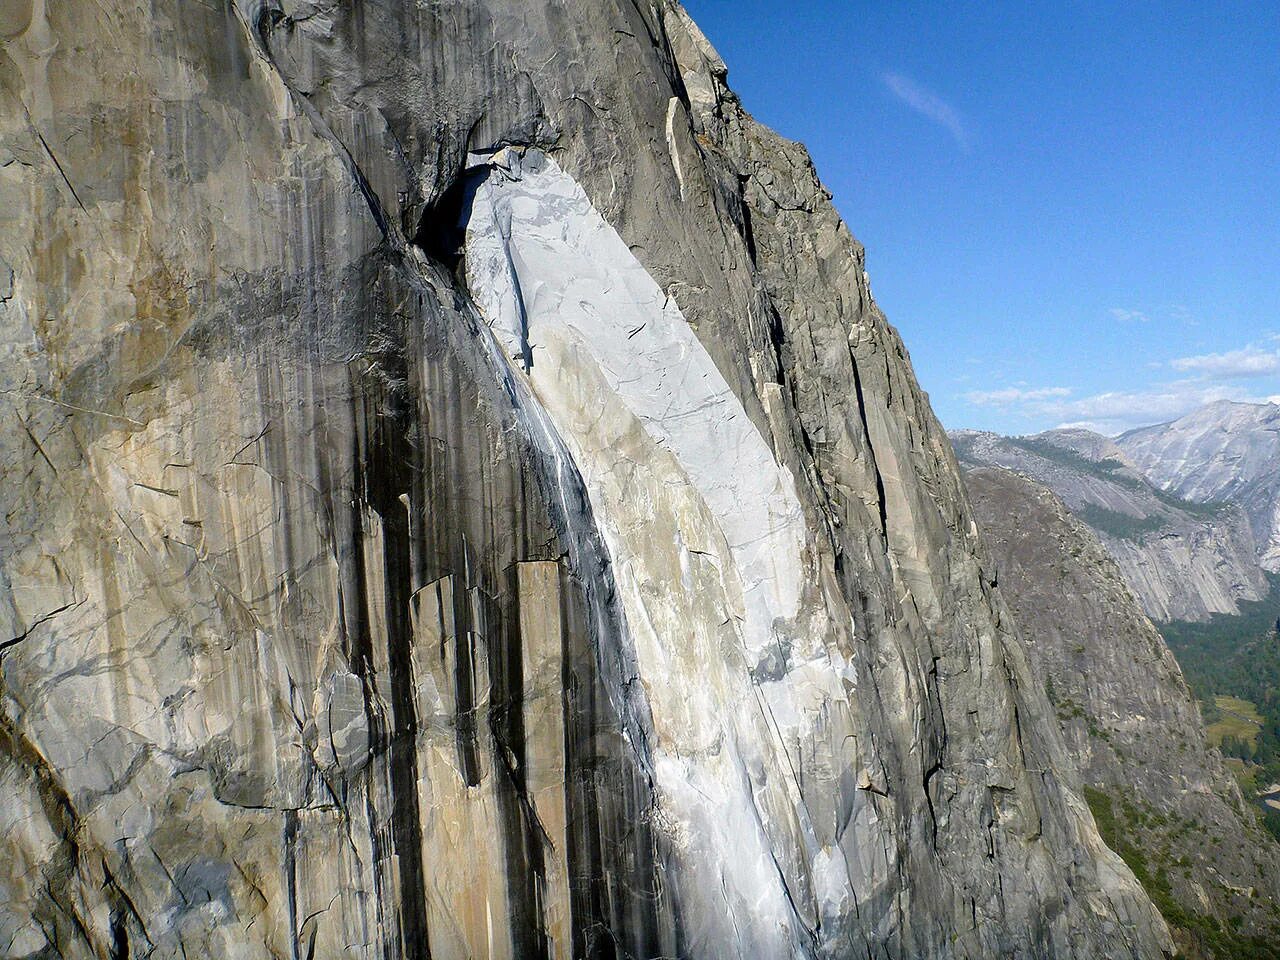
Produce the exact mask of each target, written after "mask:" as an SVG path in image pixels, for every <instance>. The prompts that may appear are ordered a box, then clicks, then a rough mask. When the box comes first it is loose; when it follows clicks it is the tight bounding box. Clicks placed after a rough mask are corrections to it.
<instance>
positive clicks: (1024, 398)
mask: <svg viewBox="0 0 1280 960" xmlns="http://www.w3.org/2000/svg"><path fill="white" fill-rule="evenodd" d="M1070 395H1071V390H1070V389H1069V388H1067V387H1037V388H1035V389H1031V390H1027V389H1023V388H1022V387H1005V388H1004V389H1002V390H972V391H970V392H969V393H966V394H965V395H964V399H965V400H967V401H968V402H969V403H972V404H973V405H974V406H976V407H1011V406H1014V405H1017V404H1023V403H1034V402H1036V401H1039V400H1048V399H1050V398H1052V397H1068V396H1070Z"/></svg>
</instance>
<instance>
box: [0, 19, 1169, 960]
mask: <svg viewBox="0 0 1280 960" xmlns="http://www.w3.org/2000/svg"><path fill="white" fill-rule="evenodd" d="M2 10H3V16H4V17H5V19H4V21H3V24H2V25H0V26H2V28H3V29H0V36H3V37H4V38H5V39H4V43H3V47H0V97H3V108H2V109H0V210H3V211H5V213H4V217H3V219H0V256H2V257H3V259H4V261H5V263H6V264H7V267H6V270H11V272H12V277H13V279H12V282H11V284H6V286H5V287H4V289H6V290H7V291H8V292H7V293H5V295H4V298H3V300H0V330H3V333H4V337H5V342H4V349H3V351H0V389H2V390H3V392H4V397H5V403H4V404H0V417H3V418H4V429H3V430H0V445H2V446H3V456H2V457H0V463H2V464H3V465H4V466H3V469H4V474H5V475H4V479H5V483H4V486H3V490H4V498H5V501H4V507H5V509H4V526H3V528H2V532H0V621H2V622H3V624H4V632H3V633H0V636H3V637H4V638H5V639H4V640H3V641H0V665H2V671H3V672H2V678H3V688H2V691H0V790H2V791H3V793H2V794H0V796H2V797H3V800H4V802H3V804H0V844H2V847H0V864H4V865H5V866H4V867H3V869H2V870H0V886H2V887H3V895H0V949H2V950H3V951H4V952H5V955H7V956H11V957H32V956H43V957H51V956H59V957H106V956H110V957H125V956H144V955H145V956H151V957H177V956H210V957H244V958H251V957H269V956H270V957H299V958H301V957H344V956H347V957H383V958H399V957H435V958H453V957H540V956H544V957H557V958H559V957H570V956H575V957H576V956H583V957H622V956H632V957H658V956H681V957H726V956H739V957H744V958H745V957H766V956H767V957H820V956H832V957H834V956H850V955H854V956H862V955H867V956H886V957H978V956H1017V957H1037V958H1040V957H1076V956H1099V957H1103V956H1105V957H1157V956H1160V955H1161V954H1162V953H1164V952H1166V951H1167V950H1168V949H1170V941H1169V938H1168V933H1167V930H1166V928H1165V925H1164V924H1163V922H1162V921H1161V919H1160V917H1159V915H1158V914H1157V913H1156V911H1155V910H1154V908H1153V907H1152V905H1151V903H1150V901H1149V900H1148V898H1147V897H1146V896H1145V895H1144V894H1143V893H1142V891H1141V889H1140V888H1139V887H1138V885H1137V883H1136V881H1135V880H1134V877H1133V875H1132V874H1131V873H1130V871H1129V870H1128V869H1127V868H1125V866H1124V865H1123V863H1121V861H1120V860H1119V859H1118V858H1117V857H1115V856H1114V854H1112V853H1111V852H1110V851H1109V850H1108V849H1107V848H1106V847H1105V846H1104V845H1103V844H1102V842H1101V840H1100V838H1099V836H1098V833H1097V831H1096V829H1095V826H1094V824H1093V821H1092V818H1091V817H1090V815H1089V813H1088V810H1087V808H1086V807H1085V805H1084V804H1083V802H1082V801H1081V799H1080V797H1079V795H1078V792H1077V789H1078V782H1077V780H1076V775H1075V773H1074V771H1073V770H1072V768H1071V766H1070V764H1069V763H1068V762H1067V759H1066V757H1065V755H1064V753H1063V747H1062V743H1061V740H1060V737H1059V735H1058V733H1057V731H1056V729H1055V725H1054V724H1053V722H1052V717H1051V715H1050V712H1049V707H1048V704H1047V701H1046V699H1045V697H1044V694H1043V692H1042V691H1041V689H1040V685H1039V684H1038V683H1036V682H1035V680H1034V678H1033V676H1032V674H1031V673H1030V672H1029V671H1028V668H1027V666H1026V662H1025V658H1024V655H1023V650H1022V647H1021V644H1020V642H1019V641H1018V639H1017V638H1016V637H1015V636H1014V635H1013V634H1012V632H1011V630H1010V628H1009V625H1008V624H1007V622H1006V619H1005V616H1004V613H1003V608H1002V606H1001V604H1000V601H999V599H998V597H996V596H994V595H993V593H992V588H991V583H990V581H989V577H988V576H987V575H986V574H985V573H984V568H983V561H982V560H981V551H980V549H979V545H978V540H977V534H976V529H975V528H974V526H973V521H972V518H971V516H970V513H969V510H968V507H967V504H966V501H965V497H964V494H963V492H962V488H961V485H960V480H959V477H958V474H957V470H956V466H955V463H954V460H953V458H952V455H951V452H950V448H949V445H948V443H947V441H946V438H945V436H944V434H943V433H942V431H941V429H940V428H939V426H938V425H937V423H936V421H935V420H934V418H933V416H932V414H931V412H930V410H929V407H928V404H927V401H926V399H925V398H924V396H923V394H922V393H921V392H920V391H919V389H918V387H917V386H916V384H915V381H914V379H913V377H912V374H911V370H910V366H909V363H908V360H907V356H906V353H905V350H904V349H903V347H902V344H901V343H900V341H899V339H898V337H897V335H896V333H895V332H894V331H893V330H892V328H890V327H889V325H888V324H887V323H886V322H885V320H884V318H883V316H882V315H881V313H880V312H879V310H878V309H877V308H876V306H875V303H874V301H873V299H872V297H871V294H870V290H869V287H868V282H867V279H866V276H865V274H864V272H863V261H862V252H861V249H860V248H859V247H858V246H857V244H856V243H855V242H854V241H853V239H852V237H851V236H850V235H849V233H848V231H847V229H846V228H845V226H844V225H843V224H842V223H841V221H840V220H839V218H838V217H837V215H836V214H835V212H834V210H833V209H832V208H831V206H830V203H829V199H828V197H827V195H826V193H825V192H824V191H823V189H822V187H821V185H820V184H819V182H818V180H817V179H816V176H815V174H814V172H813V169H812V167H811V165H810V163H809V160H808V157H807V156H806V154H805V153H804V151H803V150H802V149H801V148H800V147H798V146H796V145H795V144H791V143H787V142H785V141H783V140H781V139H779V138H778V137H776V136H775V135H773V134H772V133H770V132H769V131H767V130H765V129H764V128H762V127H760V126H758V125H756V124H755V123H754V122H753V121H752V120H751V119H750V117H749V116H747V115H746V114H745V113H744V112H743V111H742V109H741V107H740V106H739V104H738V102H737V100H736V99H735V98H734V96H733V95H732V94H731V93H730V92H729V91H728V89H727V88H726V87H725V86H724V80H725V69H724V66H723V64H721V63H720V61H719V59H718V58H717V57H716V56H715V53H714V51H713V50H712V49H711V47H710V45H709V44H708V43H707V42H706V40H705V39H704V38H703V37H702V36H701V34H700V33H698V31H697V29H696V27H694V26H693V25H692V23H691V22H690V21H689V20H688V18H687V16H686V15H685V14H684V12H683V11H682V10H681V9H680V8H679V7H678V6H676V5H674V4H669V3H662V4H656V5H652V6H650V5H635V4H629V3H627V4H616V5H615V4H612V3H605V4H596V5H587V4H579V3H557V2H550V0H523V2H514V3H513V2H505V0H504V2H500V3H499V2H494V3H483V2H481V3H466V4H462V3H450V2H442V3H418V4H410V3H403V2H390V0H384V2H366V3H362V4H359V5H356V6H350V5H346V4H338V3H330V2H284V3H280V4H271V3H256V2H248V0H245V2H238V3H236V4H234V5H215V4H206V3H184V4H177V3H169V2H163V0H161V2H157V3H153V4H149V5H146V6H137V5H134V4H131V3H128V2H126V0H107V2H103V3H98V4H93V5H90V6H87V7H81V6H77V7H76V9H74V10H70V9H68V8H66V7H58V6H56V5H53V4H45V3H42V2H40V0H31V2H29V3H28V2H23V0H19V2H18V3H16V4H14V3H10V4H6V5H5V6H4V7H3V8H2ZM5 276H6V277H7V276H8V273H5ZM695 421H696V422H700V423H702V425H703V427H704V429H703V431H702V432H703V435H704V436H703V438H702V440H703V442H699V439H700V438H699V434H698V430H697V429H694V428H693V427H691V426H690V424H691V423H692V422H695Z"/></svg>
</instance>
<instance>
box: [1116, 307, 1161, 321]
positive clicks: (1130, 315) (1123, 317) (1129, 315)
mask: <svg viewBox="0 0 1280 960" xmlns="http://www.w3.org/2000/svg"><path fill="white" fill-rule="evenodd" d="M1107 312H1108V313H1110V314H1111V316H1112V318H1113V319H1115V320H1118V321H1120V322H1121V323H1150V322H1151V318H1150V317H1148V316H1147V315H1146V314H1145V313H1143V312H1142V311H1141V310H1128V309H1126V308H1124V307H1112V308H1111V309H1110V310H1109V311H1107Z"/></svg>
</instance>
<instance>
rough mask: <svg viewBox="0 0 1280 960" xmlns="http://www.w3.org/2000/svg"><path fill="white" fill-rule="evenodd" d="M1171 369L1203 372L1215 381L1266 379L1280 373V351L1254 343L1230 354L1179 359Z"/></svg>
mask: <svg viewBox="0 0 1280 960" xmlns="http://www.w3.org/2000/svg"><path fill="white" fill-rule="evenodd" d="M1169 366H1171V367H1173V368H1174V369H1175V370H1181V371H1183V372H1184V373H1199V374H1203V375H1204V376H1206V377H1210V378H1214V379H1227V378H1232V379H1235V378H1245V379H1247V378H1250V377H1265V376H1269V375H1270V374H1273V373H1277V372H1280V350H1263V349H1261V348H1259V347H1257V346H1254V345H1253V344H1250V345H1249V346H1247V347H1242V348H1241V349H1239V350H1229V351H1227V352H1226V353H1206V354H1202V355H1200V356H1197V357H1179V358H1178V359H1177V360H1171V361H1170V362H1169Z"/></svg>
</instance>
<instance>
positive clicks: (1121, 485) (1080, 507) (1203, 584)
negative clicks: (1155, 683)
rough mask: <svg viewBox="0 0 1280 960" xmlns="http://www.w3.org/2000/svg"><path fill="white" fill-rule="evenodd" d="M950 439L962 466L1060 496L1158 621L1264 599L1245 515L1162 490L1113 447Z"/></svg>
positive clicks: (1083, 435) (1062, 435)
mask: <svg viewBox="0 0 1280 960" xmlns="http://www.w3.org/2000/svg"><path fill="white" fill-rule="evenodd" d="M952 440H953V441H954V443H955V446H956V454H957V456H959V457H960V459H961V462H962V463H965V464H967V465H969V466H995V467H1003V468H1005V469H1010V470H1015V471H1017V472H1019V473H1022V474H1024V475H1026V476H1028V477H1030V478H1031V479H1033V480H1035V481H1037V482H1039V483H1042V484H1044V485H1045V486H1047V487H1049V489H1051V490H1053V492H1054V493H1056V494H1057V495H1058V496H1059V497H1061V498H1062V500H1063V502H1064V503H1065V504H1066V505H1067V507H1068V509H1070V510H1071V511H1072V513H1073V514H1075V515H1076V516H1077V517H1078V518H1079V519H1081V520H1082V521H1084V522H1085V523H1086V524H1088V525H1089V526H1090V527H1091V528H1092V530H1093V532H1094V533H1095V534H1096V535H1097V537H1098V539H1099V540H1101V541H1102V544H1103V546H1105V547H1106V549H1107V553H1109V554H1110V555H1111V558H1112V559H1113V560H1114V561H1115V562H1116V564H1117V565H1118V566H1119V567H1120V571H1121V573H1122V574H1123V575H1124V578H1125V581H1126V582H1127V583H1128V584H1129V586H1130V587H1131V588H1132V589H1133V591H1134V593H1136V594H1137V596H1138V598H1139V600H1140V601H1141V602H1142V607H1143V609H1144V610H1145V611H1146V613H1147V615H1148V616H1150V617H1151V618H1152V619H1154V620H1158V621H1168V620H1206V619H1208V618H1209V617H1210V616H1211V615H1213V614H1215V613H1226V614H1236V613H1239V612H1240V607H1239V605H1238V604H1239V601H1241V600H1260V599H1262V598H1263V597H1265V596H1266V595H1267V593H1268V591H1269V585H1268V584H1267V581H1266V578H1265V577H1264V575H1263V573H1262V570H1261V568H1260V567H1259V566H1258V560H1257V552H1256V550H1255V546H1254V537H1253V532H1252V530H1251V528H1250V524H1249V520H1248V518H1247V517H1246V515H1245V511H1244V510H1242V509H1241V508H1240V507H1239V506H1236V505H1234V504H1226V503H1221V504H1220V503H1214V504H1207V505H1206V504H1198V503H1192V502H1189V501H1186V500H1182V499H1181V498H1180V497H1179V496H1177V495H1176V494H1173V493H1169V492H1166V491H1164V490H1162V489H1161V488H1160V487H1157V486H1155V485H1154V484H1153V483H1152V482H1151V481H1149V480H1148V479H1147V478H1146V477H1145V476H1144V475H1143V474H1142V472H1141V471H1140V470H1139V469H1138V467H1137V466H1136V465H1135V464H1134V463H1133V462H1132V461H1131V460H1130V459H1129V458H1128V456H1127V455H1126V454H1125V452H1124V451H1123V450H1122V449H1121V448H1120V447H1119V446H1117V445H1116V442H1115V441H1113V440H1111V439H1110V438H1107V437H1103V436H1101V435H1100V434H1096V433H1092V432H1091V431H1088V430H1080V429H1064V430H1050V431H1048V432H1046V433H1041V434H1036V435H1035V436H1032V437H1001V436H998V435H996V434H993V433H982V432H977V431H971V430H960V431H955V432H954V433H952Z"/></svg>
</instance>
